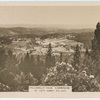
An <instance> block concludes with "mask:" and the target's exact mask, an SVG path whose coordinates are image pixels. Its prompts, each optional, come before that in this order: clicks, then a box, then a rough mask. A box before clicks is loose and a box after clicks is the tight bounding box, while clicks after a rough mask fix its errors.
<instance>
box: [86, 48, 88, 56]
mask: <svg viewBox="0 0 100 100" xmlns="http://www.w3.org/2000/svg"><path fill="white" fill-rule="evenodd" d="M85 56H89V50H88V49H87V48H86V51H85Z"/></svg>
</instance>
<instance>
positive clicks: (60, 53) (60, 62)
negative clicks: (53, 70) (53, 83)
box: [60, 52, 62, 63]
mask: <svg viewBox="0 0 100 100" xmlns="http://www.w3.org/2000/svg"><path fill="white" fill-rule="evenodd" d="M61 62H62V52H61V53H60V63H61Z"/></svg>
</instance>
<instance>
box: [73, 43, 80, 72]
mask: <svg viewBox="0 0 100 100" xmlns="http://www.w3.org/2000/svg"><path fill="white" fill-rule="evenodd" d="M80 58H81V54H80V47H79V45H78V44H77V45H76V47H75V52H74V62H73V65H74V66H75V68H76V69H77V70H79V68H78V67H79V65H80Z"/></svg>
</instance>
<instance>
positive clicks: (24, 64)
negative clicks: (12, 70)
mask: <svg viewBox="0 0 100 100" xmlns="http://www.w3.org/2000/svg"><path fill="white" fill-rule="evenodd" d="M29 66H30V56H29V53H28V52H27V54H26V56H25V58H24V59H23V60H21V63H20V70H21V71H22V72H24V73H25V74H27V73H29V72H30V70H31V69H30V68H29Z"/></svg>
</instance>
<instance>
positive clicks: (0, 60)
mask: <svg viewBox="0 0 100 100" xmlns="http://www.w3.org/2000/svg"><path fill="white" fill-rule="evenodd" d="M6 59H7V56H6V54H5V49H4V48H3V47H0V70H2V69H4V68H5V62H6Z"/></svg>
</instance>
